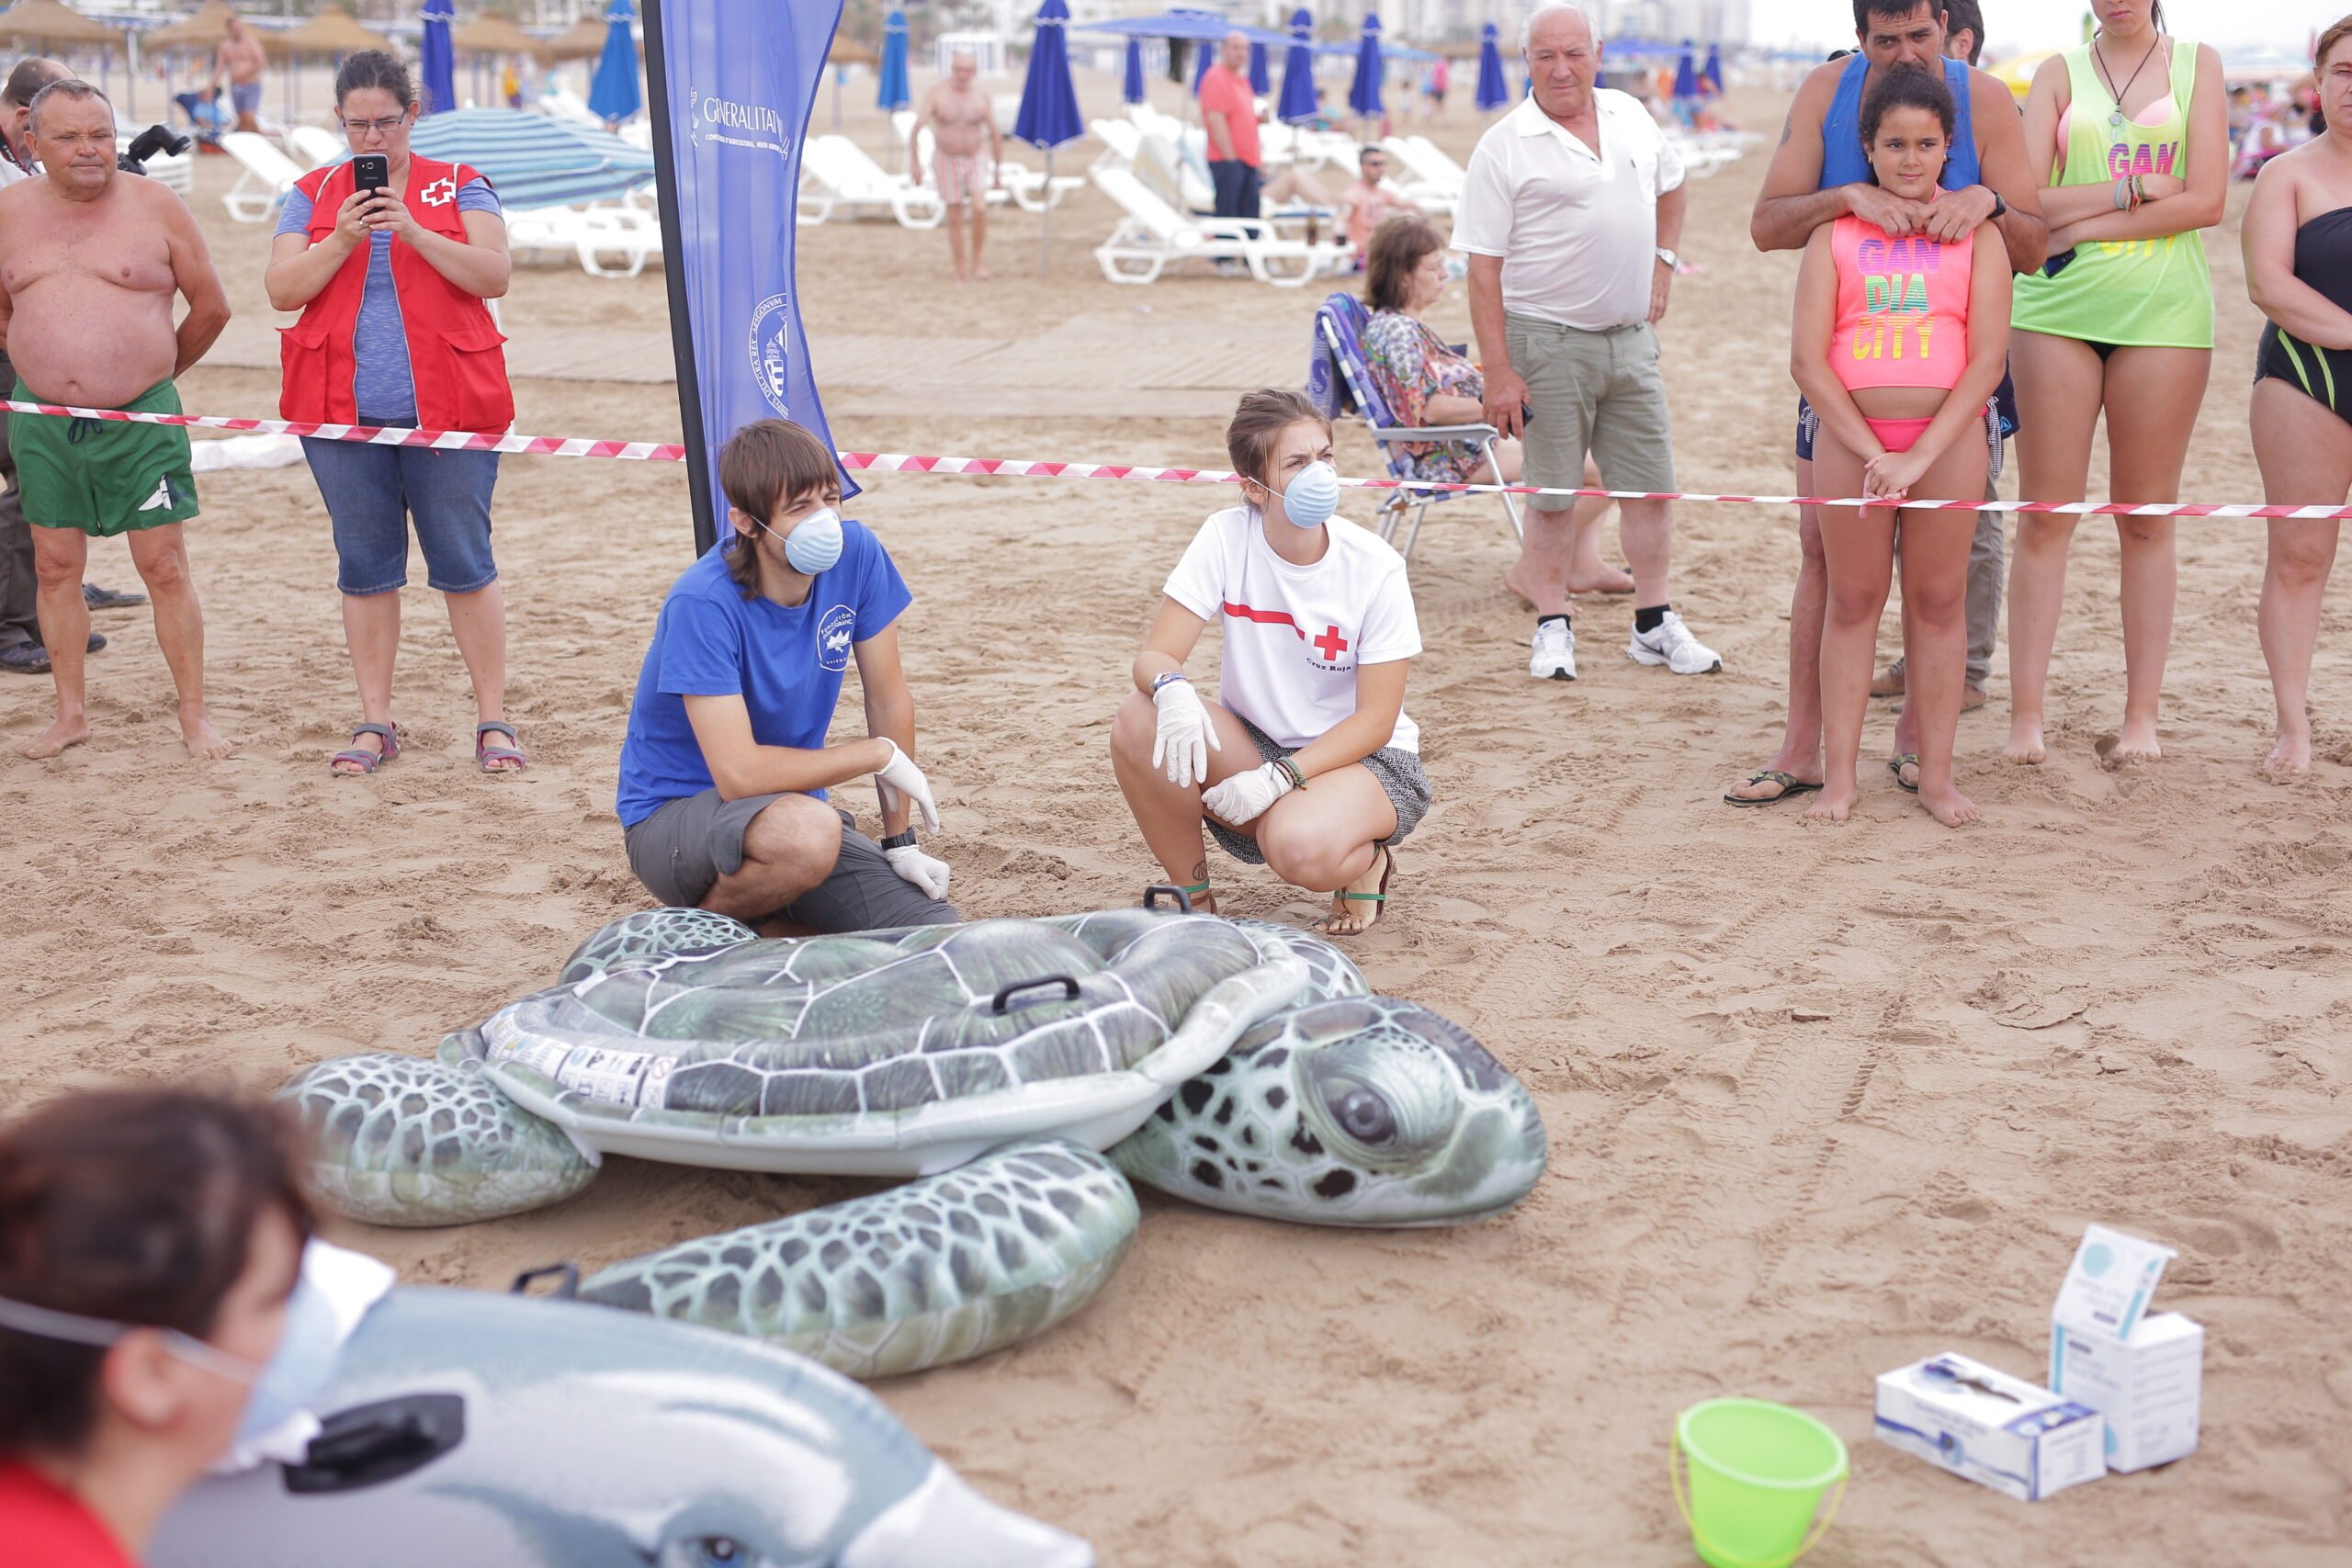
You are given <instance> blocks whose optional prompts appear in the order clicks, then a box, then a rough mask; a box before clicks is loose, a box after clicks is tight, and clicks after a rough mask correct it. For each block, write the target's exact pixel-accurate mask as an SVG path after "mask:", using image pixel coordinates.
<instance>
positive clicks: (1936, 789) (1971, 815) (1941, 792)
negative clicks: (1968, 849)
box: [1919, 784, 1984, 828]
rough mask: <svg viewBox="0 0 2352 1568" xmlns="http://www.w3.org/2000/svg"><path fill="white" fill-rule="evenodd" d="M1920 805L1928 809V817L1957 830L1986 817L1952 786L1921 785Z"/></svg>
mask: <svg viewBox="0 0 2352 1568" xmlns="http://www.w3.org/2000/svg"><path fill="white" fill-rule="evenodd" d="M1919 804H1920V805H1922V806H1924V807H1927V808H1928V816H1930V817H1932V818H1935V819H1936V820H1937V821H1939V822H1940V823H1942V824H1943V825H1944V826H1945V827H1947V828H1957V827H1960V826H1962V824H1963V823H1968V822H1973V821H1975V820H1976V819H1977V818H1980V817H1982V816H1983V815H1984V813H1983V812H1981V811H1979V810H1977V808H1976V803H1975V802H1974V801H1973V800H1971V799H1969V798H1968V796H1966V795H1962V794H1961V793H1960V791H1959V789H1958V788H1957V787H1955V786H1953V785H1951V784H1943V785H1936V786H1931V785H1928V784H1922V785H1920V786H1919Z"/></svg>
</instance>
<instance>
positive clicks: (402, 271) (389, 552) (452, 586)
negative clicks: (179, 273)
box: [266, 50, 523, 774]
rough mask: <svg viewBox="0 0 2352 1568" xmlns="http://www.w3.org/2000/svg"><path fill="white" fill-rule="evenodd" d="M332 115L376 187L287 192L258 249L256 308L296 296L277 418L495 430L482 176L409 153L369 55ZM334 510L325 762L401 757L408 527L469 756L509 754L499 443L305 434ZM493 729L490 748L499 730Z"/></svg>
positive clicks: (400, 85) (507, 766)
mask: <svg viewBox="0 0 2352 1568" xmlns="http://www.w3.org/2000/svg"><path fill="white" fill-rule="evenodd" d="M334 90H335V112H336V113H337V115H338V116H340V117H341V118H342V120H343V130H344V134H345V136H346V137H348V138H349V139H350V142H351V150H352V152H354V153H363V152H374V153H380V154H382V155H383V156H384V158H385V159H386V160H387V161H388V163H389V164H390V171H391V181H390V186H389V187H387V188H385V189H382V190H379V191H363V190H357V189H356V188H354V180H353V168H354V165H353V164H348V163H343V164H329V165H328V166H326V167H325V168H322V169H314V170H312V171H311V173H310V174H308V175H304V176H303V177H302V178H301V180H300V181H299V182H298V183H297V184H296V185H295V187H294V188H293V189H292V190H291V191H289V192H288V193H287V197H286V208H285V212H284V214H283V216H281V217H280V218H279V220H278V224H277V238H276V239H275V240H274V241H273V242H272V243H271V250H270V262H269V272H268V274H267V277H266V282H267V284H268V287H269V300H270V303H271V304H273V305H275V306H277V309H279V310H300V311H301V312H302V319H301V320H300V321H297V322H296V323H295V324H294V325H293V326H291V327H289V328H288V329H286V332H285V333H284V336H283V338H282V340H281V341H280V343H279V345H278V346H279V358H280V360H281V362H282V364H283V366H284V389H283V391H282V392H281V394H280V396H279V399H278V412H279V414H280V415H281V416H282V417H284V418H286V419H291V420H316V421H322V422H327V423H337V424H373V425H407V426H416V427H420V428H424V429H428V430H469V431H484V432H489V433H492V434H497V433H501V432H503V431H505V430H506V429H507V428H508V427H509V426H510V425H512V424H513V423H514V422H515V395H514V392H513V390H512V389H510V388H509V387H508V386H507V382H506V356H505V354H504V352H503V350H502V349H501V347H500V346H499V345H500V344H503V343H504V342H505V341H506V340H505V338H504V337H503V335H502V334H501V333H499V330H498V323H497V322H496V321H493V320H492V317H491V314H490V309H489V307H488V306H486V305H485V304H483V301H484V300H486V299H497V298H498V297H499V296H500V295H502V294H504V293H505V292H506V280H507V276H508V272H509V270H510V264H509V261H508V258H507V254H506V223H505V220H504V219H503V217H502V216H501V215H500V209H499V204H498V197H496V196H495V195H493V194H492V191H491V188H490V182H489V181H488V180H486V179H484V178H483V177H482V176H481V174H480V173H478V172H477V171H475V170H473V169H470V168H468V167H467V166H466V165H465V164H444V163H441V162H439V161H437V160H435V159H432V158H427V157H424V156H423V155H422V154H413V153H412V152H410V151H409V145H408V136H409V128H410V127H411V126H412V125H413V124H414V123H415V119H416V112H417V100H416V87H415V85H414V84H413V83H412V82H411V81H410V79H409V73H408V68H407V67H406V66H404V65H402V64H401V62H399V61H397V60H394V59H393V58H392V57H391V56H390V55H389V54H386V53H384V52H383V51H381V50H365V51H361V52H359V53H357V54H354V55H350V56H347V57H346V58H345V60H344V62H343V66H342V69H340V70H338V71H337V72H336V73H335V78H334ZM302 447H303V451H304V453H305V455H307V456H308V457H309V458H310V460H311V476H312V477H313V478H315V479H317V480H318V484H319V493H320V494H321V495H322V496H323V497H324V498H325V500H326V503H327V513H328V514H329V515H330V516H331V517H332V518H333V519H334V547H335V555H336V558H337V560H338V562H339V565H338V570H337V572H336V580H337V585H338V586H339V587H340V588H341V589H342V590H343V630H344V637H345V640H346V641H348V642H349V644H350V646H351V663H352V668H353V670H354V671H356V674H357V676H358V681H359V707H360V719H361V722H360V724H359V725H358V727H357V728H355V729H354V730H353V731H352V735H351V746H350V748H349V749H348V750H343V751H338V752H337V753H335V756H334V761H333V764H332V765H333V767H334V771H335V772H336V773H353V774H358V773H374V772H375V771H376V769H377V768H378V767H379V766H380V765H381V764H383V763H385V762H387V761H390V760H391V759H392V758H394V757H396V756H398V755H400V749H401V734H400V728H399V726H397V725H395V724H394V723H393V722H392V663H393V659H394V656H395V655H396V654H397V653H398V651H399V649H400V639H401V599H400V590H401V588H402V587H404V586H406V584H407V581H408V534H409V526H410V525H411V524H412V523H413V525H414V526H415V529H416V542H417V544H418V546H419V547H421V548H422V549H423V550H424V567H425V581H427V582H428V583H429V584H431V586H433V587H434V588H436V589H438V590H439V591H440V592H442V594H443V595H445V596H446V598H447V603H448V606H449V626H450V629H451V630H452V631H453V632H455V633H456V634H457V638H458V652H459V653H461V654H462V655H464V656H465V660H466V670H467V672H468V673H469V674H470V675H471V676H472V678H473V686H474V704H475V706H476V708H477V710H478V713H477V715H476V716H477V718H478V719H479V721H480V722H478V723H477V724H476V725H475V727H474V760H475V761H476V762H477V763H478V764H479V765H480V766H481V770H482V772H484V773H514V772H516V771H518V770H520V769H521V768H522V766H523V752H522V750H521V748H520V745H519V743H518V738H517V737H516V735H515V727H514V726H513V725H511V724H509V723H507V722H506V714H505V697H506V602H505V598H504V596H503V593H502V592H500V589H499V585H498V567H497V563H496V562H495V561H493V560H492V558H491V553H490V499H491V491H492V490H493V489H494V488H495V487H496V485H497V483H498V454H496V453H495V452H448V451H435V450H431V449H429V448H424V447H409V446H365V445H360V444H356V443H352V442H344V441H319V440H311V439H309V438H305V439H304V440H303V443H302ZM492 736H503V738H504V742H505V743H504V744H503V745H501V744H493V743H492V741H491V739H490V738H491V737H492Z"/></svg>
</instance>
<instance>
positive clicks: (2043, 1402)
mask: <svg viewBox="0 0 2352 1568" xmlns="http://www.w3.org/2000/svg"><path fill="white" fill-rule="evenodd" d="M1877 1416H1878V1421H1877V1431H1878V1438H1879V1440H1880V1441H1881V1442H1883V1443H1887V1444H1890V1445H1892V1446H1893V1447H1894V1448H1898V1449H1901V1450H1903V1451H1904V1452H1905V1453H1907V1454H1913V1455H1916V1456H1917V1457H1918V1458H1920V1459H1923V1460H1926V1461H1928V1463H1929V1464H1934V1465H1940V1466H1942V1467H1943V1468H1944V1469H1946V1470H1949V1471H1951V1472H1952V1473H1953V1474H1954V1475H1960V1476H1965V1477H1966V1478H1967V1479H1969V1480H1971V1481H1973V1482H1977V1483H1981V1484H1983V1485H1985V1486H1990V1487H1991V1488H1993V1490H1994V1491H1996V1492H2005V1493H2007V1495H2010V1496H2012V1497H2015V1498H2016V1499H2018V1501H2019V1502H2021V1503H2032V1502H2037V1501H2039V1500H2040V1499H2041V1498H2043V1497H2047V1496H2049V1495H2052V1493H2055V1492H2062V1491H2064V1490H2065V1489H2066V1488H2067V1487H2069V1486H2073V1485H2075V1484H2077V1483H2081V1482H2085V1481H2096V1480H2098V1478H2099V1477H2100V1476H2102V1475H2104V1474H2106V1473H2107V1465H2106V1462H2105V1461H2104V1460H2103V1459H2102V1458H2101V1457H2100V1451H2101V1450H2102V1448H2103V1447H2104V1438H2105V1435H2106V1430H2107V1427H2106V1423H2105V1422H2103V1421H2102V1420H2101V1419H2100V1418H2099V1415H2098V1411H2096V1410H2093V1409H2091V1408H2090V1407H2089V1406H2087V1405H2085V1404H2077V1403H2075V1401H2073V1400H2071V1399H2064V1398H2062V1397H2060V1396H2059V1395H2057V1394H2055V1393H2051V1392H2050V1391H2049V1390H2048V1389H2043V1388H2036V1387H2034V1386H2033V1384H2031V1383H2030V1382H2026V1381H2025V1380H2024V1379H2022V1378H2013V1377H2010V1376H2009V1375H2008V1374H2007V1373H2006V1372H2001V1371H1995V1370H1994V1369H1993V1368H1991V1367H1988V1366H1985V1364H1984V1363H1983V1362H1981V1361H1972V1360H1970V1359H1968V1358H1967V1357H1965V1356H1959V1355H1952V1354H1949V1353H1947V1354H1945V1355H1941V1356H1930V1357H1928V1359H1926V1360H1924V1361H1918V1362H1915V1363H1914V1364H1912V1365H1910V1366H1907V1367H1904V1368H1901V1369H1900V1370H1898V1371H1892V1372H1887V1373H1884V1374H1883V1375H1882V1376H1881V1377H1880V1378H1879V1380H1878V1402H1877Z"/></svg>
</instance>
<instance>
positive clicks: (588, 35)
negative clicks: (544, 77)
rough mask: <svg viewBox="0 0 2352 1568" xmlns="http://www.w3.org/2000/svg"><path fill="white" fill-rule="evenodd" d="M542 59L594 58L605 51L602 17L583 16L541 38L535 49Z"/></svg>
mask: <svg viewBox="0 0 2352 1568" xmlns="http://www.w3.org/2000/svg"><path fill="white" fill-rule="evenodd" d="M533 52H534V53H536V54H537V56H538V57H539V58H540V59H541V60H545V61H548V62H556V61H564V60H594V59H595V58H596V57H597V56H598V55H600V54H602V53H604V52H605V24H604V21H603V19H602V18H601V17H581V18H580V19H579V20H578V21H576V22H574V23H572V24H571V26H570V27H568V28H564V29H563V31H561V32H560V33H558V34H556V35H555V37H553V38H550V39H540V40H539V42H538V44H537V48H536V49H535V50H534V51H533Z"/></svg>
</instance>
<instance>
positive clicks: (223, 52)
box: [209, 12, 269, 130]
mask: <svg viewBox="0 0 2352 1568" xmlns="http://www.w3.org/2000/svg"><path fill="white" fill-rule="evenodd" d="M268 64H269V61H268V58H267V57H266V55H264V54H263V53H262V51H261V39H258V38H255V37H254V33H253V30H252V29H251V28H248V27H246V26H245V19H244V18H243V17H240V16H237V15H235V14H234V13H233V12H232V14H231V15H230V17H229V24H228V31H227V33H226V34H224V35H223V36H222V38H221V39H220V48H219V49H218V50H215V51H213V55H212V84H211V86H210V88H209V91H211V92H213V93H216V94H217V93H219V92H220V83H221V80H222V79H223V78H224V77H225V78H226V79H227V80H228V83H229V106H230V107H232V108H233V109H235V110H236V111H237V129H238V130H260V129H261V74H262V72H263V70H264V69H265V68H266V67H267V65H268Z"/></svg>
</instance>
